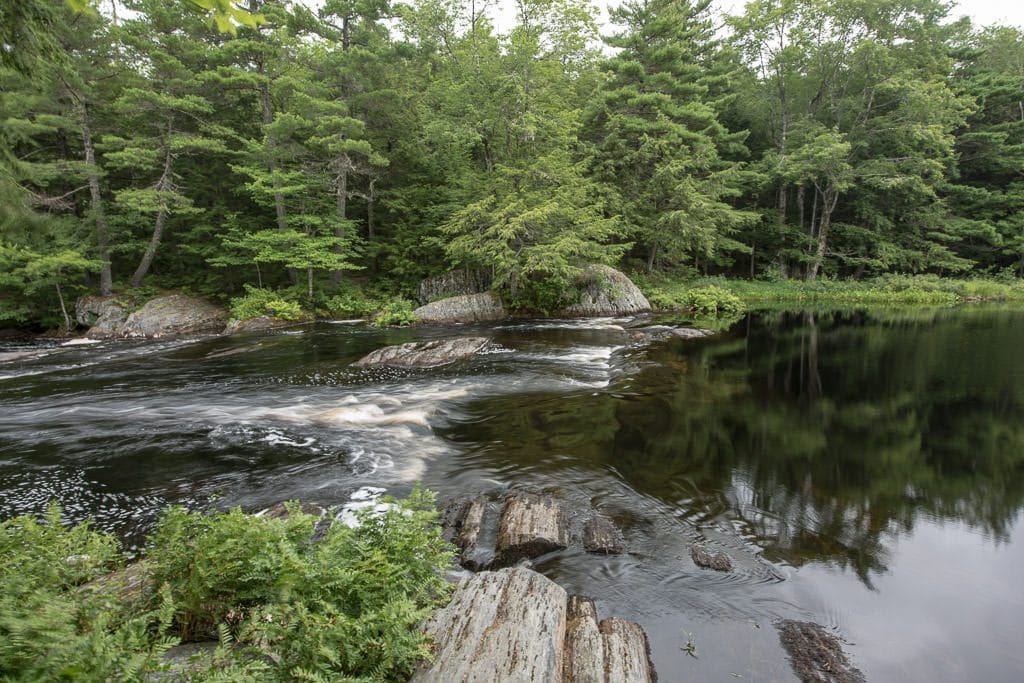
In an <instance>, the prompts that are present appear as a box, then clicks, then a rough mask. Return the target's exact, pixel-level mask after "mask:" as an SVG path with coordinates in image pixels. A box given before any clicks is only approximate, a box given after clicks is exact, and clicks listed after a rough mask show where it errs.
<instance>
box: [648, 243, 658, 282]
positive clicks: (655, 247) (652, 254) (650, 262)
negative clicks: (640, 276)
mask: <svg viewBox="0 0 1024 683" xmlns="http://www.w3.org/2000/svg"><path fill="white" fill-rule="evenodd" d="M657 258H658V243H657V242H655V243H654V244H652V245H651V250H650V252H648V254H647V274H648V275H650V274H651V273H653V272H654V261H655V259H657Z"/></svg>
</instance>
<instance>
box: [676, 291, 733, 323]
mask: <svg viewBox="0 0 1024 683" xmlns="http://www.w3.org/2000/svg"><path fill="white" fill-rule="evenodd" d="M683 304H684V305H685V306H686V308H689V309H690V310H692V311H693V312H694V313H696V314H697V315H699V316H712V317H717V316H722V317H732V316H736V315H738V314H740V313H743V311H744V306H743V302H742V301H741V300H740V298H739V297H738V296H736V295H735V294H733V293H732V292H730V291H729V290H727V289H723V288H721V287H718V286H716V285H709V286H707V287H698V288H696V289H691V290H689V291H688V292H687V293H686V298H685V300H684V302H683Z"/></svg>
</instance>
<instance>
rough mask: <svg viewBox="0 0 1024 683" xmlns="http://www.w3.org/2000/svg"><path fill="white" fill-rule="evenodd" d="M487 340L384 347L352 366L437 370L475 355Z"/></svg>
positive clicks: (413, 343)
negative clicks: (436, 368) (439, 367)
mask: <svg viewBox="0 0 1024 683" xmlns="http://www.w3.org/2000/svg"><path fill="white" fill-rule="evenodd" d="M490 341H491V340H490V339H488V338H487V337H457V338H455V339H437V340H433V341H423V342H411V343H409V344H399V345H397V346H385V347H384V348H382V349H377V350H376V351H374V352H372V353H369V354H367V355H366V356H364V357H363V358H360V359H359V360H357V361H356V362H355V363H353V364H352V366H353V367H357V368H365V367H371V366H374V365H383V366H387V367H393V368H435V367H438V366H441V365H447V364H449V363H454V362H455V361H457V360H462V359H463V358H469V357H470V356H472V355H474V354H476V353H477V352H479V351H480V350H481V349H483V348H484V347H485V346H487V344H488V343H490Z"/></svg>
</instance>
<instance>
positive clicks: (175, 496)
mask: <svg viewBox="0 0 1024 683" xmlns="http://www.w3.org/2000/svg"><path fill="white" fill-rule="evenodd" d="M628 324H629V321H626V320H611V319H602V320H588V321H542V322H515V323H507V324H497V325H493V326H481V327H472V326H466V327H461V328H458V329H457V330H456V331H454V332H453V331H452V330H441V329H431V328H416V329H389V330H377V329H374V328H372V327H369V326H366V325H362V324H349V323H338V324H330V323H319V324H317V325H310V326H305V327H298V328H293V329H289V330H285V331H279V332H276V333H269V334H264V335H254V336H239V337H218V338H203V339H182V340H158V341H148V342H129V341H116V342H103V343H100V344H94V345H88V346H71V347H56V346H54V347H52V348H46V347H45V345H43V346H40V345H39V344H34V345H32V346H31V347H16V346H13V345H11V344H7V346H6V347H4V348H0V359H7V360H6V362H0V518H7V517H10V516H12V515H15V514H21V513H38V512H40V511H41V510H42V509H43V508H44V507H45V505H46V504H47V501H49V500H51V499H56V500H58V501H59V502H60V503H61V504H62V505H63V506H64V509H65V511H66V513H67V515H68V517H69V518H71V519H72V520H76V521H77V520H82V519H85V518H87V517H92V518H94V519H95V520H96V524H97V525H98V526H99V527H100V528H103V529H106V530H109V531H111V532H113V533H115V534H117V535H118V536H119V537H120V538H122V539H123V540H124V543H125V545H126V547H127V548H129V549H131V550H133V551H137V550H138V544H139V539H140V537H141V534H142V533H144V532H145V530H146V529H148V528H149V527H150V526H151V525H152V523H153V520H154V519H155V517H156V515H157V514H158V512H159V510H160V509H161V508H162V507H164V506H166V505H167V504H170V503H182V504H186V505H189V506H207V505H216V506H222V507H224V506H233V505H240V506H242V507H243V508H244V509H246V510H256V509H259V508H262V507H266V506H268V505H271V504H273V503H275V502H278V501H280V500H285V499H292V498H297V499H302V500H305V501H310V502H314V503H320V504H328V505H334V504H340V503H344V502H346V501H348V500H349V497H350V496H351V494H352V493H353V492H355V491H356V490H357V489H360V488H361V487H365V486H374V487H380V488H383V489H386V490H387V492H388V493H390V494H393V495H398V496H401V495H404V494H406V493H408V491H409V490H410V489H411V488H412V486H413V485H414V484H415V483H416V482H422V483H423V484H424V485H425V486H426V487H428V488H430V489H432V490H434V491H437V492H438V494H439V495H440V496H441V497H445V496H451V495H455V494H464V493H475V492H483V493H489V494H492V495H493V494H497V493H500V492H501V491H503V490H506V489H508V488H509V487H526V488H531V489H536V490H545V491H549V492H552V493H554V494H555V495H557V496H558V497H559V498H561V499H562V500H564V501H566V502H567V503H568V504H569V505H568V507H569V509H570V510H572V511H574V514H577V515H586V514H589V510H590V509H592V508H596V509H598V510H600V511H602V512H604V513H605V514H607V515H608V516H609V517H610V518H612V519H613V520H615V521H616V522H617V523H618V524H619V526H620V527H621V528H622V529H623V531H624V534H625V537H626V542H627V549H628V552H627V553H625V554H623V555H621V556H611V557H604V556H595V555H588V554H586V553H583V552H582V551H579V550H573V549H570V550H568V551H565V552H562V553H556V554H554V555H552V556H548V557H545V558H542V560H541V561H540V562H539V563H538V565H537V569H538V570H539V571H541V572H543V573H544V574H546V575H547V576H549V577H550V578H552V579H554V580H556V581H558V582H559V583H560V584H562V585H563V586H565V587H566V588H567V589H569V590H570V591H572V592H580V593H584V594H587V595H590V596H592V597H594V598H596V599H597V604H598V610H599V612H600V614H601V616H607V615H611V614H615V615H619V616H623V617H626V618H629V619H634V620H636V621H638V622H640V623H641V624H642V625H643V626H644V627H645V629H646V630H647V632H648V634H649V636H650V638H651V644H652V653H653V659H654V663H655V666H656V668H657V670H658V672H659V674H660V677H661V680H663V681H677V680H678V681H684V680H685V681H733V680H741V681H748V682H750V681H760V682H763V681H792V680H795V678H794V675H793V674H792V672H791V670H790V668H789V665H788V662H787V661H786V655H785V653H784V652H783V651H782V649H781V647H780V645H779V641H778V635H777V633H776V631H775V628H774V623H775V622H777V621H778V620H780V619H801V620H810V621H816V622H818V623H820V624H822V625H824V626H826V627H827V628H829V629H832V630H834V632H835V633H837V634H840V635H841V636H842V638H843V639H844V641H845V649H846V650H847V652H848V653H849V654H850V655H851V657H852V660H853V662H854V664H855V665H857V666H858V667H859V668H860V669H861V670H862V671H863V672H864V674H865V675H866V677H867V679H868V680H869V681H922V682H924V681H928V682H936V681H950V682H953V681H957V682H959V681H965V680H984V681H988V682H998V681H1007V682H1010V681H1014V682H1017V681H1021V680H1024V648H1022V647H1021V640H1020V634H1021V633H1022V632H1024V590H1022V588H1021V584H1020V577H1021V576H1024V531H1022V524H1021V518H1022V507H1024V311H1020V310H1012V309H1002V308H999V307H980V306H979V307H967V308H959V309H947V310H936V311H903V312H901V311H887V312H869V311H845V312H796V313H786V312H758V313H754V314H751V315H749V316H747V317H746V318H744V319H743V320H740V321H738V322H737V323H736V324H734V325H732V326H731V327H730V328H728V329H727V330H725V331H723V332H722V333H721V334H718V335H716V336H714V337H709V338H704V339H690V340H685V339H679V338H671V339H664V340H656V341H653V342H649V343H648V342H638V341H636V340H635V339H633V337H632V336H631V334H630V332H629V331H627V330H624V329H623V327H624V326H627V325H628ZM452 334H467V335H468V334H483V335H486V336H489V337H491V338H492V340H493V342H494V344H493V346H492V347H491V348H490V350H489V351H488V352H487V353H485V354H483V355H479V356H477V357H475V358H473V359H471V360H469V361H465V362H460V363H457V364H454V365H451V366H448V367H445V368H440V369H436V370H431V371H394V370H386V371H382V370H373V371H369V370H356V369H353V368H350V367H349V364H350V363H351V362H352V361H354V360H356V359H357V358H359V357H361V356H362V355H363V354H365V353H367V352H369V351H371V350H373V349H375V348H378V347H380V346H382V345H385V344H394V343H401V342H406V341H412V340H417V339H424V338H434V337H442V336H450V335H452ZM25 351H27V352H30V355H29V356H22V357H15V354H17V353H20V352H25ZM35 353H40V354H41V355H38V356H36V357H33V356H32V355H31V354H35ZM695 542H697V543H702V544H704V545H706V546H708V547H710V548H712V549H714V550H722V551H724V552H726V553H727V554H728V555H730V556H731V557H732V559H733V562H734V564H735V569H734V571H732V572H729V573H718V572H714V571H709V570H703V569H700V568H698V567H696V566H695V565H694V564H693V562H692V560H691V559H690V554H689V548H690V546H691V545H692V544H693V543H695ZM690 634H692V641H693V642H694V643H695V644H696V648H697V651H696V654H697V656H696V657H693V656H691V655H690V654H689V653H687V652H686V651H685V650H684V649H683V646H684V645H686V643H687V641H688V639H689V638H690V637H691V635H690Z"/></svg>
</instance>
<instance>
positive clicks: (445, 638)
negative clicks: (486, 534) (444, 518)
mask: <svg viewBox="0 0 1024 683" xmlns="http://www.w3.org/2000/svg"><path fill="white" fill-rule="evenodd" d="M567 598H568V595H567V594H566V592H565V589H563V588H562V587H561V586H559V585H558V584H556V583H554V582H553V581H550V580H549V579H546V578H544V577H543V576H541V575H540V574H538V573H536V572H533V571H530V570H529V569H525V568H523V567H515V568H510V569H503V570H501V571H497V572H482V573H480V574H474V575H473V576H472V577H470V578H469V579H466V580H463V581H462V583H460V584H459V587H458V589H456V591H455V595H454V596H453V597H452V600H451V602H450V603H449V604H448V606H447V607H445V608H444V609H442V610H439V611H438V612H437V613H435V615H434V616H433V617H432V618H431V620H430V621H429V622H428V624H427V630H428V631H429V632H430V633H431V634H432V635H433V636H434V639H435V642H436V648H437V649H436V651H435V653H434V661H433V662H432V663H429V664H424V665H422V666H421V667H420V668H419V669H418V670H417V671H416V673H415V674H413V677H412V678H411V679H410V683H459V682H461V681H466V682H468V681H480V682H483V681H495V682H496V681H502V682H503V683H559V682H560V681H562V664H563V652H564V647H565V644H564V634H565V616H566V600H567Z"/></svg>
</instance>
